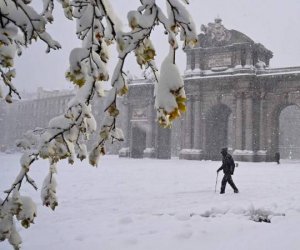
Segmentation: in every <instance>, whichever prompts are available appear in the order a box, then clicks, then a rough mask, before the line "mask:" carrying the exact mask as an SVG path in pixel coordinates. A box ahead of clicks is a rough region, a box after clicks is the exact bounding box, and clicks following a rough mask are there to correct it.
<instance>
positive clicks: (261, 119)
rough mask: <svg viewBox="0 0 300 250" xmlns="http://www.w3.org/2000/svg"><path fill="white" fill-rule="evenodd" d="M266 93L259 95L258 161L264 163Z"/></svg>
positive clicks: (265, 152)
mask: <svg viewBox="0 0 300 250" xmlns="http://www.w3.org/2000/svg"><path fill="white" fill-rule="evenodd" d="M265 98H266V93H261V96H260V109H259V151H258V156H259V158H260V159H259V161H266V155H267V151H266V149H267V147H266V134H267V131H266V127H267V115H266V107H265Z"/></svg>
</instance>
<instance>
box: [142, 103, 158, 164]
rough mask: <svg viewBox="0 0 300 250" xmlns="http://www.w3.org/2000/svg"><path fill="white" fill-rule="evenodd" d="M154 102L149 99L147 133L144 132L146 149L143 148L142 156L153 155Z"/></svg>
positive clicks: (148, 156)
mask: <svg viewBox="0 0 300 250" xmlns="http://www.w3.org/2000/svg"><path fill="white" fill-rule="evenodd" d="M153 107H154V102H152V101H151V100H150V101H149V104H148V108H147V125H146V126H147V134H146V149H145V150H144V157H147V158H154V157H155V149H154V147H155V140H154V138H155V133H154V130H155V124H154V123H153V121H154V120H155V113H154V112H153V111H154V109H153Z"/></svg>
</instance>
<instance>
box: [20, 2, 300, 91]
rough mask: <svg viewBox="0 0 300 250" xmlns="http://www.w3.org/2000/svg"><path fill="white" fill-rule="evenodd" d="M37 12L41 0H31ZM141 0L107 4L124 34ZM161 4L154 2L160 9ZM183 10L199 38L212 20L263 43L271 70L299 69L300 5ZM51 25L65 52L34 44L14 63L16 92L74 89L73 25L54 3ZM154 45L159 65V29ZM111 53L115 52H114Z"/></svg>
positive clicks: (205, 5)
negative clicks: (70, 74)
mask: <svg viewBox="0 0 300 250" xmlns="http://www.w3.org/2000/svg"><path fill="white" fill-rule="evenodd" d="M33 2H34V4H35V5H37V6H38V7H40V5H39V3H40V2H41V1H40V0H33ZM139 2H140V1H139V0H126V1H125V0H111V3H112V5H113V7H114V10H115V12H116V13H117V14H118V16H119V17H120V19H121V20H123V22H124V30H127V29H128V26H127V22H126V15H127V12H128V11H129V10H132V9H136V6H137V4H139ZM164 2H165V1H164V0H157V3H158V4H160V5H161V6H162V7H164V6H165V3H164ZM190 2H191V3H190V5H188V6H187V8H188V10H189V11H190V13H191V15H192V16H193V18H194V21H195V23H196V26H197V31H198V33H200V26H201V24H207V23H209V22H213V21H214V19H215V18H216V17H220V18H222V20H223V25H224V26H225V27H226V28H227V29H235V30H238V31H240V32H242V33H244V34H246V35H247V36H249V37H250V38H252V39H253V40H254V41H255V42H259V43H262V44H263V45H264V46H265V47H266V48H268V49H269V50H271V51H273V53H274V57H273V59H271V63H270V66H271V67H289V66H300V60H299V59H300V45H299V44H300V31H299V27H300V18H299V13H300V1H299V0H206V1H204V0H190ZM54 14H55V15H54V16H55V18H56V19H55V22H54V24H52V25H48V26H49V33H50V34H51V35H52V36H53V37H54V38H55V39H56V40H58V41H59V42H60V43H61V44H62V46H63V49H62V50H59V51H52V52H51V53H50V54H45V50H46V46H45V45H44V44H43V43H42V42H40V41H39V42H37V43H35V44H33V45H32V46H30V48H29V49H26V50H24V53H23V55H22V56H21V57H20V58H16V68H17V78H16V79H15V84H16V87H17V88H18V89H19V90H23V89H26V90H27V91H34V90H35V89H36V88H37V87H43V88H45V89H61V88H64V89H66V88H70V89H71V88H72V87H73V86H72V84H71V83H69V82H68V81H66V80H65V71H66V69H67V68H68V55H69V52H70V50H71V49H72V48H74V47H78V46H80V42H79V41H78V40H77V39H76V35H75V22H71V21H69V20H67V19H65V18H64V16H63V14H62V11H61V10H60V5H59V4H57V3H56V9H55V12H54ZM153 35H154V36H153V38H152V40H153V42H154V45H155V48H156V50H157V58H156V59H157V64H158V66H159V64H160V62H161V61H162V60H163V58H164V57H165V56H166V53H167V51H168V50H167V46H168V45H167V37H166V36H164V35H163V33H162V29H159V28H158V29H157V31H156V32H155V33H154V34H153ZM112 50H113V48H112ZM178 54H179V55H178V57H177V63H178V65H179V67H180V69H181V71H182V72H183V71H184V69H185V55H184V53H183V52H182V51H178ZM116 56H117V55H116V53H113V52H112V53H111V58H112V60H111V63H110V64H109V67H110V69H111V70H112V69H113V65H114V63H115V62H116V60H115V58H116ZM126 68H127V69H129V70H131V71H132V73H133V74H135V75H140V74H141V73H140V72H139V70H138V67H136V66H135V63H134V59H133V57H132V58H129V59H128V63H127V66H126ZM108 84H109V83H108Z"/></svg>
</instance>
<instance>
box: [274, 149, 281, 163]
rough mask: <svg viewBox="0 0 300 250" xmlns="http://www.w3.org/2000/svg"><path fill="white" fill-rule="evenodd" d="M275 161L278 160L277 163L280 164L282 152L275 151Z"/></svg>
mask: <svg viewBox="0 0 300 250" xmlns="http://www.w3.org/2000/svg"><path fill="white" fill-rule="evenodd" d="M275 161H276V162H277V164H280V153H279V152H276V153H275Z"/></svg>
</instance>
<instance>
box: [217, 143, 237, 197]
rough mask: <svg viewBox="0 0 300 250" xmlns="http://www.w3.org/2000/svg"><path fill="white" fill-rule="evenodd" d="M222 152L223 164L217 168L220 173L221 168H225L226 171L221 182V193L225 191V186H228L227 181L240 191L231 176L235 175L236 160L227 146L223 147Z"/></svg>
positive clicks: (235, 189)
mask: <svg viewBox="0 0 300 250" xmlns="http://www.w3.org/2000/svg"><path fill="white" fill-rule="evenodd" d="M221 154H222V157H223V158H222V166H221V167H220V168H219V169H218V170H217V173H219V172H220V171H221V170H223V172H224V177H223V179H222V183H221V192H220V194H224V193H225V188H226V184H227V182H228V183H229V185H230V186H231V187H232V188H233V190H234V192H235V193H238V192H239V190H238V188H237V187H236V185H235V184H234V182H233V180H232V177H231V175H233V172H234V168H235V163H234V160H233V158H232V156H231V155H230V154H229V153H228V152H227V148H222V150H221Z"/></svg>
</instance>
